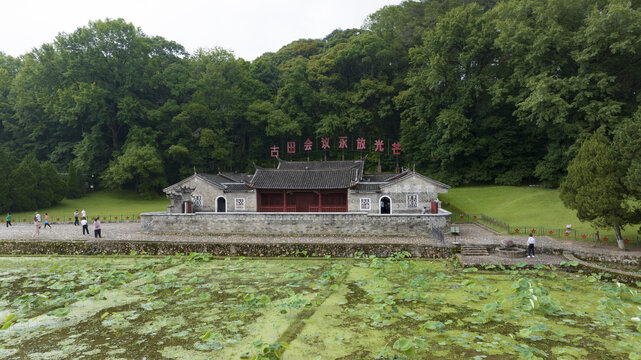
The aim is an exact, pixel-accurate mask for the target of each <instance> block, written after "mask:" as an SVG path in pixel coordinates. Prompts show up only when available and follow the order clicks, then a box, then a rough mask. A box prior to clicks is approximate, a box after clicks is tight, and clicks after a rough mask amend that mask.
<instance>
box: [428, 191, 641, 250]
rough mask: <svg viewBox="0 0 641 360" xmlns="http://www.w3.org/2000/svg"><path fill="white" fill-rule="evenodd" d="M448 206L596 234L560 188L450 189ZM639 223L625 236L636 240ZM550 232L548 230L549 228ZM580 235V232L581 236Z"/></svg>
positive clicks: (444, 197)
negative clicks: (567, 202) (562, 196)
mask: <svg viewBox="0 0 641 360" xmlns="http://www.w3.org/2000/svg"><path fill="white" fill-rule="evenodd" d="M439 198H440V199H441V201H443V203H444V206H445V208H448V209H450V210H453V211H454V212H462V213H466V214H472V215H481V214H485V215H488V216H491V217H493V218H496V219H497V220H500V221H502V222H506V223H509V224H510V225H511V226H512V227H514V226H518V227H521V228H523V227H524V226H527V227H528V228H530V227H535V228H539V227H545V228H548V229H562V231H563V229H565V226H566V225H567V224H571V225H572V229H573V230H576V231H577V233H578V234H589V235H588V236H592V234H594V230H595V229H594V228H593V227H592V226H591V225H590V223H583V222H581V221H579V219H577V217H576V213H575V211H574V210H570V209H568V208H566V207H565V206H564V205H563V202H562V201H561V199H560V198H559V191H558V190H556V189H543V188H537V187H527V186H471V187H461V188H453V189H450V191H449V193H448V194H441V195H440V196H439ZM638 228H639V227H638V226H628V227H627V228H625V229H624V232H623V235H624V236H626V237H628V238H629V239H630V240H631V242H632V243H634V242H636V239H637V236H638V233H637V229H638ZM599 232H600V233H601V236H602V237H603V236H604V235H605V236H609V237H610V239H613V236H612V234H613V233H614V232H613V231H612V229H599ZM546 233H547V231H546ZM579 236H580V235H579Z"/></svg>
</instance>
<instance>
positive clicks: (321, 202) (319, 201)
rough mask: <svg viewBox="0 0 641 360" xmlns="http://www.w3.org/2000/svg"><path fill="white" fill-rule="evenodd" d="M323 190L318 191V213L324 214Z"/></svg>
mask: <svg viewBox="0 0 641 360" xmlns="http://www.w3.org/2000/svg"><path fill="white" fill-rule="evenodd" d="M322 199H323V190H318V212H323V200H322Z"/></svg>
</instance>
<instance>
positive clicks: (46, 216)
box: [45, 213, 51, 229]
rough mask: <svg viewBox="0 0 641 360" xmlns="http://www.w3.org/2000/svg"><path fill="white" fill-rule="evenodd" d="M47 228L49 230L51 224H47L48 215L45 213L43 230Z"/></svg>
mask: <svg viewBox="0 0 641 360" xmlns="http://www.w3.org/2000/svg"><path fill="white" fill-rule="evenodd" d="M47 226H48V227H49V229H51V224H49V214H47V213H45V229H46V228H47Z"/></svg>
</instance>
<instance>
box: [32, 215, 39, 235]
mask: <svg viewBox="0 0 641 360" xmlns="http://www.w3.org/2000/svg"><path fill="white" fill-rule="evenodd" d="M33 224H34V225H35V226H36V233H35V235H34V236H39V235H40V221H39V220H38V217H37V216H34V217H33Z"/></svg>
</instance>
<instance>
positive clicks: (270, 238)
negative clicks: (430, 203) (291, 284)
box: [0, 223, 641, 263]
mask: <svg viewBox="0 0 641 360" xmlns="http://www.w3.org/2000/svg"><path fill="white" fill-rule="evenodd" d="M102 227H103V230H102V233H103V237H102V239H99V241H110V240H117V241H150V242H158V241H169V242H181V241H186V242H213V243H274V244H276V243H352V244H415V245H433V246H452V244H453V243H454V242H459V243H461V244H477V245H496V246H499V245H500V244H501V241H502V240H504V239H510V240H512V241H513V242H514V243H515V244H517V245H518V244H520V245H523V246H525V241H526V237H524V236H510V235H505V234H497V233H495V232H492V231H488V230H487V229H485V228H483V227H481V226H479V225H476V224H461V225H460V228H461V235H460V236H454V235H447V236H446V237H445V244H443V243H441V242H439V241H437V240H435V239H433V238H432V236H431V234H426V235H425V236H397V237H390V236H375V235H372V236H336V235H330V236H304V235H301V236H274V235H202V236H199V235H158V234H143V233H141V232H140V223H103V224H102ZM89 228H90V231H91V234H89V235H84V236H83V235H82V228H81V227H80V226H73V225H72V224H54V225H53V226H52V228H51V229H46V230H45V229H41V230H40V235H39V236H36V235H35V230H34V225H33V224H15V225H14V226H13V227H10V228H6V227H4V226H2V227H0V241H3V240H5V241H6V240H19V241H30V240H35V239H38V240H40V241H42V240H44V241H47V240H51V241H56V240H63V241H95V240H96V239H94V237H93V229H92V227H91V225H90V226H89ZM536 241H537V243H536V246H537V247H540V248H548V249H554V250H558V252H563V251H570V252H579V253H587V254H592V255H597V256H600V255H606V256H625V257H632V258H634V257H636V258H639V259H641V251H640V250H629V251H621V250H619V249H618V248H616V247H614V246H605V245H600V244H594V243H587V242H580V241H573V240H562V239H552V238H549V237H546V236H538V237H536ZM540 259H541V260H543V259H544V258H540ZM486 260H489V259H486ZM524 260H529V261H532V262H534V261H536V260H530V259H527V258H522V259H520V260H519V261H524ZM485 262H486V263H487V262H488V261H485Z"/></svg>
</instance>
